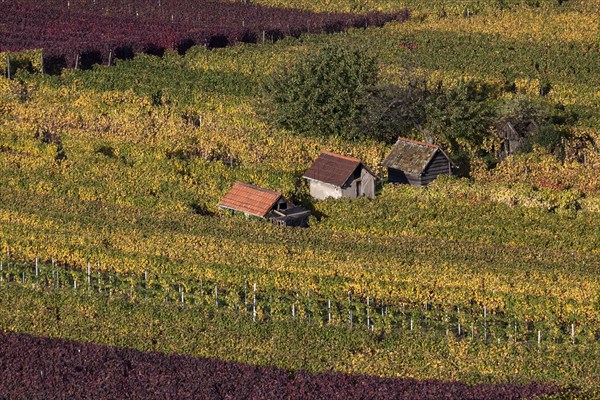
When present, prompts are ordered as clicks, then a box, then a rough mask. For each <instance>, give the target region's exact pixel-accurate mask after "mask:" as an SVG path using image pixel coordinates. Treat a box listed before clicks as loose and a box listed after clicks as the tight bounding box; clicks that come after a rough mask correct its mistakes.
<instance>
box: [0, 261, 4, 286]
mask: <svg viewBox="0 0 600 400" xmlns="http://www.w3.org/2000/svg"><path fill="white" fill-rule="evenodd" d="M2 270H3V265H2V261H0V282H2V281H3V280H4V278H3V276H2V275H3V273H2Z"/></svg>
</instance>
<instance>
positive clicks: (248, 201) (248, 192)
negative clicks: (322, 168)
mask: <svg viewBox="0 0 600 400" xmlns="http://www.w3.org/2000/svg"><path fill="white" fill-rule="evenodd" d="M219 208H221V209H226V210H232V211H239V212H242V213H244V214H245V215H246V216H255V217H258V218H264V219H268V220H269V221H270V222H271V223H274V224H276V225H283V226H303V227H306V226H308V217H309V216H310V211H306V210H305V209H303V208H302V207H298V206H295V205H294V204H293V203H292V202H291V201H289V200H287V199H286V198H285V197H283V195H281V194H280V193H277V192H274V191H272V190H268V189H263V188H260V187H258V186H254V185H251V184H249V183H244V182H236V183H235V184H234V185H233V187H232V188H231V190H230V191H229V192H228V193H227V194H226V195H225V197H223V199H222V200H221V202H220V203H219Z"/></svg>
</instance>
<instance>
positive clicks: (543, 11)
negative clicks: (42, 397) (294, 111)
mask: <svg viewBox="0 0 600 400" xmlns="http://www.w3.org/2000/svg"><path fill="white" fill-rule="evenodd" d="M185 3H186V4H188V3H189V2H185ZM124 4H126V5H124ZM183 4H184V3H183V2H180V1H176V0H160V1H159V0H156V1H151V2H147V1H129V2H122V1H117V0H95V1H93V0H86V1H83V0H81V1H80V0H71V1H60V2H58V1H50V0H44V1H36V2H34V1H28V0H15V1H12V0H11V1H5V2H3V3H0V11H2V12H0V33H1V34H0V72H2V71H3V72H4V73H3V76H4V77H0V254H1V256H0V262H1V263H0V304H2V306H0V330H1V331H3V332H24V333H29V334H34V335H42V336H48V337H52V338H63V339H68V340H74V341H79V342H81V341H83V342H92V343H97V344H104V345H110V346H119V347H127V348H134V349H138V350H142V351H151V352H162V353H169V354H170V353H176V354H188V355H192V356H201V357H207V358H211V359H218V360H225V361H234V362H242V363H247V364H253V365H260V366H270V367H277V368H281V369H283V370H285V371H310V372H311V373H320V372H325V371H335V372H341V373H349V374H366V375H374V376H380V377H387V378H391V377H395V378H402V380H398V381H394V383H389V385H390V386H389V390H390V392H386V391H385V390H384V389H382V393H395V392H394V391H393V390H396V389H393V388H394V387H396V386H395V385H400V386H402V385H405V384H406V385H409V386H410V383H407V382H409V381H405V379H407V378H414V379H418V380H422V379H425V380H427V379H437V380H440V381H461V382H464V383H465V384H468V385H470V386H468V387H465V386H461V385H462V384H457V385H458V386H456V387H454V389H452V388H448V389H447V390H456V393H459V394H457V396H458V397H461V396H462V397H464V396H467V398H468V396H469V395H472V396H473V398H481V397H482V396H483V397H486V396H487V395H479V396H480V397H477V396H478V394H477V393H484V394H485V393H488V392H487V391H488V390H490V392H489V393H491V394H490V395H489V396H494V393H496V392H494V390H496V389H497V387H496V386H490V387H489V388H487V387H486V388H484V389H481V388H480V386H473V385H480V384H482V383H502V384H507V385H514V384H522V385H524V386H519V387H523V388H525V389H523V390H525V391H527V389H526V388H527V385H526V384H528V383H531V382H551V384H550V386H544V385H541V386H540V387H541V388H550V389H549V391H550V392H553V390H554V389H553V388H555V386H553V385H557V386H558V387H560V388H564V387H568V386H569V387H572V388H574V390H575V392H576V394H572V396H571V395H570V394H568V393H567V394H566V395H565V397H564V398H588V397H585V395H584V394H583V393H579V392H578V391H579V389H585V390H590V391H591V392H590V394H589V398H597V397H598V391H600V386H599V384H598V382H600V376H598V371H600V365H599V360H600V276H599V272H598V271H599V269H598V268H599V266H600V224H599V223H598V215H599V214H598V212H600V179H599V178H598V169H599V167H600V152H599V151H598V147H597V143H599V140H600V116H599V114H598V109H600V92H598V88H599V87H600V51H599V50H600V23H599V22H598V20H597V18H595V15H597V14H595V13H597V12H598V11H600V9H599V7H600V3H599V2H598V1H597V0H593V1H584V0H568V1H564V2H557V1H550V0H548V1H546V0H539V1H525V0H523V1H521V0H514V1H513V0H507V1H491V0H490V1H487V0H478V1H474V0H456V1H433V0H431V1H416V0H405V1H388V0H366V1H361V2H356V1H345V0H344V1H329V2H316V1H312V0H294V1H286V2H281V1H278V0H261V1H255V2H252V4H246V2H233V1H232V2H228V3H222V2H219V3H211V2H207V1H196V2H193V7H192V6H185V7H184V6H183ZM271 6H279V7H282V6H290V7H296V9H274V8H269V7H271ZM406 9H409V10H410V18H407V17H408V14H409V13H408V12H406V11H405V10H406ZM6 10H8V12H4V11H6ZM207 10H210V12H207ZM355 13H360V14H355ZM23 16H27V17H26V18H24V17H23ZM40 21H41V22H40ZM42 22H43V23H42ZM82 26H84V27H86V29H84V30H82V28H81V27H82ZM88 26H91V27H92V28H91V29H88V28H87V27H88ZM580 27H585V29H580ZM355 28H360V29H355ZM59 32H62V33H60V34H59ZM139 32H144V35H142V34H141V33H139ZM263 32H264V34H263ZM333 32H338V33H335V34H332V33H333ZM4 33H7V34H6V35H5V34H4ZM98 37H100V38H101V39H100V40H98ZM216 37H220V38H221V39H219V40H220V41H216V40H217V39H215V38H216ZM34 38H37V39H34ZM211 40H212V43H211ZM247 42H251V43H247ZM225 44H227V46H225V47H222V46H224V45H225ZM328 44H336V45H339V46H341V47H352V48H358V49H361V51H364V52H365V53H367V54H369V55H371V56H373V57H375V58H376V59H377V60H378V62H379V70H380V75H381V77H380V79H381V80H382V81H385V82H390V84H396V85H402V84H404V83H405V82H406V81H407V80H409V79H411V78H413V77H419V78H422V79H424V80H425V81H426V82H427V84H428V85H435V84H437V82H440V81H441V82H443V85H445V86H449V87H451V86H452V85H455V84H457V82H459V81H460V80H461V79H470V78H475V79H479V80H482V81H485V82H488V83H490V84H493V85H498V86H501V87H503V86H505V85H507V84H510V85H513V84H514V87H513V88H514V93H513V92H504V93H503V94H502V96H503V97H507V98H508V97H511V96H515V97H518V96H523V97H526V98H537V97H540V94H539V93H540V87H541V86H542V85H543V84H550V87H551V89H550V91H549V92H548V93H547V94H545V96H544V100H545V101H548V102H549V103H550V104H552V105H553V106H554V107H557V108H561V107H562V108H563V109H565V110H566V111H568V112H571V113H573V114H577V116H578V118H577V121H576V122H575V123H574V124H573V125H572V126H570V127H569V135H568V138H567V139H565V143H564V148H565V151H564V154H563V155H562V157H557V156H556V155H555V154H548V153H545V152H543V151H542V150H541V149H534V150H533V151H532V152H531V153H528V154H519V155H515V156H512V157H509V158H507V159H506V160H504V161H502V162H500V163H499V164H498V165H497V166H496V167H495V168H493V169H490V168H488V167H487V166H486V165H485V164H484V163H483V162H482V161H480V160H478V159H474V160H473V162H472V165H471V179H459V178H446V179H438V180H436V181H435V182H434V183H433V184H432V185H430V186H428V187H427V188H426V189H424V188H412V187H404V186H398V187H392V186H389V185H385V184H383V183H382V184H381V186H380V188H378V195H377V196H376V198H375V199H373V200H368V199H358V200H356V201H347V200H343V199H342V200H327V201H322V202H314V201H312V199H310V197H309V195H308V188H307V187H306V185H305V184H304V183H303V182H302V180H301V179H300V177H301V176H302V174H303V173H304V171H305V170H306V168H308V166H309V165H310V164H311V163H312V161H313V160H314V159H315V158H316V157H317V156H318V154H319V153H320V152H321V150H323V149H327V150H331V151H333V152H337V153H340V154H345V155H349V156H354V157H360V158H361V159H362V160H364V162H365V163H366V164H367V165H368V166H370V167H372V168H373V169H374V170H375V171H376V172H377V173H378V174H380V175H381V176H382V177H383V178H384V180H383V181H384V182H385V171H384V170H383V169H382V168H381V167H380V164H381V162H382V161H383V159H384V158H385V156H386V155H387V153H388V151H389V149H390V145H389V144H385V143H381V142H377V141H374V140H360V141H350V140H344V139H342V138H340V137H336V136H330V137H313V136H311V137H306V136H302V135H299V134H296V133H294V132H289V131H285V130H282V129H279V128H275V127H273V126H271V125H270V124H269V123H268V122H267V121H266V120H265V119H264V118H263V115H261V112H260V109H259V108H258V107H256V103H257V99H258V97H259V96H260V93H261V84H262V82H263V81H264V80H265V79H266V78H267V77H269V76H270V75H271V74H274V73H276V72H277V71H279V70H281V69H282V68H283V69H285V68H286V67H288V66H290V65H292V64H293V63H294V61H295V60H298V59H301V58H302V57H304V56H305V55H306V54H308V53H310V52H312V51H315V50H317V49H319V48H321V47H322V46H324V45H328ZM150 45H152V46H150ZM150 47H152V49H151V48H150ZM221 47H222V48H221ZM25 48H27V49H30V50H27V51H22V52H16V50H20V49H25ZM41 48H43V51H41V50H40V49H41ZM118 48H123V49H124V48H127V50H128V51H127V52H126V53H127V54H125V53H123V54H117V49H118ZM5 50H8V52H4V53H2V52H1V51H5ZM155 50H159V51H155ZM92 53H95V54H92ZM86 54H87V55H86ZM51 56H52V57H59V58H60V57H64V66H65V67H67V68H66V69H65V70H63V71H62V73H61V74H48V72H53V71H51V70H50V69H51V68H50V65H51V64H50V63H49V61H48V57H51ZM92 56H93V57H92ZM109 58H110V61H109ZM90 60H91V61H90ZM91 64H99V65H95V66H93V67H92V65H91ZM8 65H10V66H11V67H10V69H8V68H7V66H8ZM109 65H110V66H109ZM74 67H77V68H74ZM88 67H91V68H88ZM49 68H50V69H49ZM6 76H9V77H10V79H7V78H5V77H6ZM398 134H401V133H400V132H399V133H398ZM402 134H404V132H402ZM236 181H244V182H250V183H252V184H255V185H258V186H261V187H265V188H268V189H272V190H276V191H278V192H281V193H283V194H284V195H285V196H286V197H288V198H291V199H294V200H295V201H297V202H298V203H300V204H302V205H303V206H304V207H306V208H307V209H310V210H311V212H312V214H313V217H312V218H311V220H310V228H308V229H305V230H303V229H283V228H281V227H275V226H271V225H269V224H265V223H263V222H262V221H260V220H255V219H252V218H251V219H246V218H244V217H243V216H230V215H228V214H225V213H221V212H220V211H219V210H218V208H217V206H216V205H217V204H218V203H219V201H220V200H221V199H222V197H223V196H224V195H225V193H227V191H228V190H229V189H230V187H231V185H232V184H233V183H234V182H236ZM255 288H256V289H255ZM3 337H4V336H3ZM216 337H218V338H221V339H222V340H221V339H220V340H215V338H216ZM2 340H4V339H2ZM11 340H12V339H11ZM15 340H16V339H15ZM60 343H62V342H60ZM63 344H64V343H63ZM48 345H49V344H44V346H48ZM23 346H25V347H26V346H27V345H23ZM0 351H2V350H0ZM90 351H91V350H90ZM94 351H95V350H94ZM132 354H133V353H132ZM136 354H137V353H136ZM127 357H137V356H134V355H128V356H127ZM157 357H158V356H157ZM186 360H187V361H168V362H169V363H171V362H181V363H184V364H185V363H188V362H189V363H192V361H191V360H190V359H186ZM165 362H167V361H165ZM186 365H187V364H186ZM190 368H192V367H190ZM193 368H196V367H193ZM198 368H203V367H198ZM223 368H225V369H227V368H229V367H223ZM232 368H233V367H232ZM236 368H237V367H236ZM240 368H241V367H240ZM269 371H270V372H264V374H266V375H268V374H271V373H272V374H276V372H273V370H269ZM236 373H237V372H236ZM240 373H241V372H240ZM286 373H287V372H286ZM295 373H299V374H303V373H304V372H295ZM268 376H270V375H268ZM278 376H279V375H277V377H273V378H272V379H273V380H274V381H278V382H279V380H280V379H284V378H282V377H278ZM285 378H286V379H289V380H290V381H289V382H288V381H286V382H287V383H285V385H288V384H289V385H294V384H296V383H297V382H296V381H294V379H295V378H294V376H292V375H286V376H285ZM15 379H18V378H15ZM82 379H83V378H82ZM224 379H229V378H224ZM269 379H271V378H269ZM311 379H312V378H311ZM315 379H322V378H320V377H318V378H315ZM327 379H329V378H327ZM356 379H358V378H356ZM365 379H367V378H365ZM368 379H371V378H368ZM373 379H375V378H373ZM294 382H296V383H294ZM365 382H367V381H365ZM377 382H378V383H376V382H375V381H370V380H369V381H368V384H370V385H371V384H372V385H375V384H380V385H388V383H384V382H383V381H377ZM219 384H220V383H219ZM302 385H304V386H303V387H306V385H308V384H307V383H302ZM311 385H312V384H311ZM315 385H317V384H315ZM364 385H367V383H364ZM432 385H433V386H432V388H431V390H432V392H434V393H435V391H436V390H445V389H439V387H440V386H437V385H438V383H435V384H432ZM439 385H442V386H444V385H446V383H444V382H439ZM311 387H312V386H311ZM386 387H387V386H386ZM402 387H404V386H402ZM444 387H445V386H444ZM495 388H496V389H495ZM357 390H358V389H357ZM386 390H388V389H386ZM415 390H420V389H415ZM465 390H466V391H467V392H463V391H465ZM479 390H481V392H478V391H479ZM499 390H500V389H499ZM502 390H504V389H502ZM506 390H509V391H511V393H513V394H514V396H515V398H521V397H520V395H517V394H516V393H521V392H519V390H520V389H518V388H517V387H516V386H510V387H509V388H508V389H506ZM536 390H537V389H532V391H533V392H535V391H536ZM540 390H541V389H540ZM541 391H543V392H544V393H545V389H544V390H541ZM453 393H454V392H453ZM460 393H466V394H464V396H463V395H462V394H460ZM536 393H538V392H536ZM539 393H540V394H541V392H539ZM526 395H527V394H524V395H523V396H526ZM32 396H33V395H32ZM489 396H487V397H489ZM558 396H560V395H558ZM0 397H2V394H0ZM349 397H350V395H349ZM425 398H426V397H425ZM500 398H502V396H500ZM550 398H555V397H552V396H551V397H550ZM557 398H562V397H557Z"/></svg>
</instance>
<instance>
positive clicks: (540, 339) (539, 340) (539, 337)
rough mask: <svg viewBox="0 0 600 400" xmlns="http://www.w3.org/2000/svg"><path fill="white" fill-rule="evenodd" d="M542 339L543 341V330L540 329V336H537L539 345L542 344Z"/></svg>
mask: <svg viewBox="0 0 600 400" xmlns="http://www.w3.org/2000/svg"><path fill="white" fill-rule="evenodd" d="M541 341H542V331H541V330H539V329H538V336H537V344H538V346H539V345H540V342H541Z"/></svg>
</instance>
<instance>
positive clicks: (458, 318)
mask: <svg viewBox="0 0 600 400" xmlns="http://www.w3.org/2000/svg"><path fill="white" fill-rule="evenodd" d="M457 312H458V316H457V317H456V319H457V320H458V336H460V307H457Z"/></svg>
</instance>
